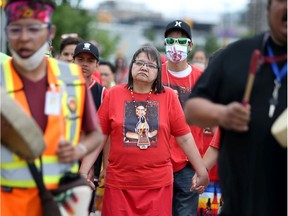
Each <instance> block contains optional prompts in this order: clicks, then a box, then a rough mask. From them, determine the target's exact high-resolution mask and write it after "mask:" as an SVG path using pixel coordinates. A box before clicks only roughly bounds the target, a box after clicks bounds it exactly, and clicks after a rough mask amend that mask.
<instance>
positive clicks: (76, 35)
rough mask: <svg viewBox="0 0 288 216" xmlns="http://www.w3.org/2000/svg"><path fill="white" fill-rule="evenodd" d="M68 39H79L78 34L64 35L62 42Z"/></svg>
mask: <svg viewBox="0 0 288 216" xmlns="http://www.w3.org/2000/svg"><path fill="white" fill-rule="evenodd" d="M66 38H78V34H77V33H70V34H62V35H61V40H64V39H66Z"/></svg>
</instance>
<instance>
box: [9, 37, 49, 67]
mask: <svg viewBox="0 0 288 216" xmlns="http://www.w3.org/2000/svg"><path fill="white" fill-rule="evenodd" d="M48 47H49V44H48V42H45V43H44V44H43V45H42V46H41V47H40V48H39V49H38V50H37V51H36V52H35V53H34V54H33V55H32V56H30V57H29V58H22V57H20V56H19V55H18V54H17V53H16V52H15V51H14V50H13V49H12V48H11V47H10V51H11V53H12V56H13V60H14V61H15V62H16V63H17V64H18V65H20V66H21V67H23V68H24V69H25V70H27V71H31V70H34V69H36V68H37V67H38V66H39V65H40V63H41V62H42V60H43V58H44V57H45V53H46V51H47V50H48Z"/></svg>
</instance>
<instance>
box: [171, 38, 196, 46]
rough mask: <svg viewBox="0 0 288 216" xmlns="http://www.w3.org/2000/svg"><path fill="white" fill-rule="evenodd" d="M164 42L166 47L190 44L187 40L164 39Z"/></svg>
mask: <svg viewBox="0 0 288 216" xmlns="http://www.w3.org/2000/svg"><path fill="white" fill-rule="evenodd" d="M165 42H166V44H168V45H173V44H175V43H176V42H177V43H178V44H180V45H187V44H189V43H190V42H191V40H190V39H189V38H165Z"/></svg>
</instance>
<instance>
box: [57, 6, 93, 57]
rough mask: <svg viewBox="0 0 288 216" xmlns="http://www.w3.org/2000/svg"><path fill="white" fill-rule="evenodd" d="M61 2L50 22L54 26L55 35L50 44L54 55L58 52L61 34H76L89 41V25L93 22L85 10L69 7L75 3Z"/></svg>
mask: <svg viewBox="0 0 288 216" xmlns="http://www.w3.org/2000/svg"><path fill="white" fill-rule="evenodd" d="M58 2H59V1H58ZM58 2H57V3H58ZM61 2H62V4H61V5H58V6H57V9H56V12H55V13H54V16H53V20H52V22H53V24H54V25H55V26H56V35H55V37H54V39H53V42H52V45H53V50H54V54H55V52H58V51H59V48H60V42H61V35H62V34H67V33H77V34H78V35H79V37H81V38H83V39H84V40H89V25H90V22H91V21H92V20H93V17H92V16H91V15H89V13H88V11H87V10H84V9H78V8H76V7H72V6H71V4H72V2H74V3H75V1H70V3H69V2H68V1H61ZM78 3H79V1H78ZM78 3H77V4H78ZM77 4H76V5H77Z"/></svg>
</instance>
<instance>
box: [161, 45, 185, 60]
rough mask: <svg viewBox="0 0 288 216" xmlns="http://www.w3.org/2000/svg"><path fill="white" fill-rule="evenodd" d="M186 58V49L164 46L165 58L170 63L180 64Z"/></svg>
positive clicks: (178, 46) (180, 46) (177, 46)
mask: <svg viewBox="0 0 288 216" xmlns="http://www.w3.org/2000/svg"><path fill="white" fill-rule="evenodd" d="M187 56H188V47H187V46H183V45H179V44H174V45H166V57H167V58H168V60H170V61H171V62H180V61H183V60H185V59H186V58H187Z"/></svg>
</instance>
